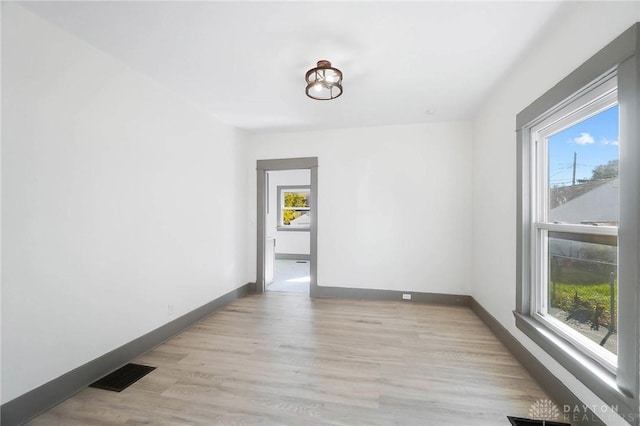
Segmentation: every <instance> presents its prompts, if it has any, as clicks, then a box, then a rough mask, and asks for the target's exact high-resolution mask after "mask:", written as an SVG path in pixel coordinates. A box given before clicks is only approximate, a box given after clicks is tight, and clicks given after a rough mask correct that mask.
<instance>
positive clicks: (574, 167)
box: [571, 151, 578, 186]
mask: <svg viewBox="0 0 640 426" xmlns="http://www.w3.org/2000/svg"><path fill="white" fill-rule="evenodd" d="M577 158H578V153H577V152H575V151H574V153H573V183H572V184H571V185H572V186H573V185H575V184H576V159H577Z"/></svg>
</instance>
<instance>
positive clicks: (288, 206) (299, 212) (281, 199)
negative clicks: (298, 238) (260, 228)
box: [278, 185, 311, 231]
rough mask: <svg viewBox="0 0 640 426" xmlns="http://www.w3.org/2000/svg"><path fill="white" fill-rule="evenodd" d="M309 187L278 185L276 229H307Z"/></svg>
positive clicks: (309, 216)
mask: <svg viewBox="0 0 640 426" xmlns="http://www.w3.org/2000/svg"><path fill="white" fill-rule="evenodd" d="M310 200H311V188H310V187H309V186H308V185H297V186H279V187H278V231H308V230H309V229H310V226H311V215H310V212H311V208H310Z"/></svg>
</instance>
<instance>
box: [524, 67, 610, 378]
mask: <svg viewBox="0 0 640 426" xmlns="http://www.w3.org/2000/svg"><path fill="white" fill-rule="evenodd" d="M617 92H618V91H617V80H616V75H615V72H612V73H611V74H609V75H607V76H605V77H604V78H603V79H601V80H600V81H598V82H597V83H596V84H595V85H590V86H589V87H588V88H586V90H585V91H584V92H583V93H582V94H579V95H578V96H577V97H575V98H574V99H573V100H572V101H571V102H569V103H568V104H567V105H566V106H564V107H562V108H560V109H559V110H557V111H556V112H554V113H553V114H550V115H548V116H546V117H544V118H543V119H541V120H540V121H539V122H537V124H535V125H532V126H531V128H530V130H529V132H530V140H531V142H532V143H531V146H530V149H531V165H530V170H531V171H532V173H531V175H532V176H531V177H530V182H529V183H530V193H531V201H530V205H531V206H534V208H532V209H531V215H532V218H531V220H532V226H531V236H530V240H531V249H530V250H531V253H533V254H534V255H535V261H533V260H532V261H533V264H534V265H536V267H532V268H531V278H530V279H531V283H532V285H531V288H530V291H531V306H530V312H529V314H530V315H531V317H533V318H534V319H536V320H537V321H539V322H541V323H543V324H544V325H545V326H546V327H548V328H549V329H551V330H552V331H553V332H555V333H556V334H558V335H559V336H561V337H562V338H563V339H565V340H567V341H568V342H569V343H571V344H572V345H574V346H575V347H576V348H578V349H579V350H581V351H583V352H585V354H587V355H588V356H589V357H591V358H593V359H594V360H596V361H597V362H598V363H600V364H601V365H603V366H604V367H605V368H607V369H608V370H609V371H611V372H612V373H615V372H616V370H617V365H618V361H617V356H616V355H614V354H612V353H610V352H609V351H608V350H606V349H604V348H602V347H600V346H599V345H597V344H596V343H595V342H593V341H592V340H590V339H588V338H586V337H585V336H583V335H582V334H580V333H578V332H576V331H575V330H573V329H571V328H570V327H568V326H567V325H565V324H563V323H562V322H561V321H558V320H556V319H555V318H553V317H552V316H551V315H546V312H547V291H548V282H547V281H548V279H547V277H548V272H549V270H548V262H547V259H548V233H549V232H554V231H555V232H565V233H572V234H586V235H609V236H616V237H617V235H618V227H617V226H595V225H582V224H556V223H553V222H551V221H550V220H549V217H548V215H549V205H548V195H547V194H548V193H549V180H548V174H549V165H548V145H547V144H546V143H545V140H546V139H547V138H548V137H549V136H551V135H553V134H556V133H558V132H560V131H562V130H564V129H566V128H569V127H571V126H574V125H576V124H577V123H579V122H581V121H584V120H586V119H588V118H590V117H593V116H594V115H597V114H599V113H600V112H602V111H605V110H607V109H609V108H611V107H613V106H615V105H617V104H618V98H617ZM532 259H533V256H532Z"/></svg>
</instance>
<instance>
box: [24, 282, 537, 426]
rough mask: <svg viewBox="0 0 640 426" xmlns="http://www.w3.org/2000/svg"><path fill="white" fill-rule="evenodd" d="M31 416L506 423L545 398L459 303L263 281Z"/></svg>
mask: <svg viewBox="0 0 640 426" xmlns="http://www.w3.org/2000/svg"><path fill="white" fill-rule="evenodd" d="M133 361H134V362H138V363H142V364H147V365H153V366H155V367H157V368H156V370H154V371H153V372H152V373H150V374H148V375H147V376H145V377H143V378H142V379H141V380H140V381H138V382H136V383H134V384H133V385H132V386H131V387H129V388H127V389H125V390H124V391H123V392H121V393H115V392H109V391H103V390H99V389H93V388H88V389H86V390H84V391H82V392H80V393H78V394H77V395H75V396H74V397H72V398H70V399H68V400H67V401H65V402H63V403H62V404H60V405H58V406H56V407H54V408H52V409H51V410H49V411H48V412H46V413H44V414H42V415H40V416H39V417H37V418H36V419H34V420H32V421H31V422H30V423H29V424H30V425H65V426H66V425H142V424H153V425H213V424H221V425H310V426H312V425H381V426H382V425H437V426H447V425H452V426H453V425H456V426H460V425H466V426H490V425H505V426H506V425H508V424H509V422H508V420H507V418H506V416H507V415H513V416H521V417H526V416H527V414H528V410H529V408H530V407H531V404H533V403H534V402H535V401H537V400H539V399H548V396H547V395H546V394H545V393H544V392H543V391H542V389H540V387H539V386H538V385H537V383H536V382H535V381H534V380H533V379H532V378H531V377H530V376H529V375H528V373H527V372H526V371H525V370H524V369H523V368H522V366H520V364H518V362H517V361H516V360H515V359H514V358H513V357H512V356H511V355H510V354H509V352H508V351H507V350H506V348H504V347H503V346H502V345H501V344H500V342H499V341H498V340H497V339H496V337H495V336H493V335H492V334H491V332H490V331H489V330H488V328H487V327H485V326H484V324H483V323H482V322H481V321H480V320H479V319H478V318H477V317H476V316H475V314H474V313H473V312H472V311H471V310H470V309H468V308H465V307H450V306H437V305H420V304H411V303H402V302H376V301H358V300H337V299H311V298H309V297H307V296H306V295H303V294H294V293H275V292H274V293H268V294H266V295H261V296H260V295H250V296H247V297H244V298H242V299H240V300H237V301H235V302H234V303H232V304H231V305H229V306H227V307H225V308H224V309H221V310H220V311H218V312H216V313H215V314H214V315H212V316H210V317H209V318H206V319H204V320H203V321H201V322H199V323H198V324H196V325H194V326H193V327H191V328H190V329H189V330H186V331H185V332H183V333H181V334H180V335H178V336H175V337H174V338H172V339H170V340H169V341H167V342H165V343H164V344H162V345H160V346H159V347H157V348H155V349H154V350H152V351H150V352H148V353H147V354H145V355H143V356H141V357H139V358H138V359H137V360H133Z"/></svg>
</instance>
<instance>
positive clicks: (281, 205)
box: [256, 157, 318, 297]
mask: <svg viewBox="0 0 640 426" xmlns="http://www.w3.org/2000/svg"><path fill="white" fill-rule="evenodd" d="M296 176H297V179H298V181H296V180H295V179H293V177H296ZM302 176H307V178H306V179H307V180H306V181H304V180H300V179H303V178H302ZM287 179H289V180H288V181H287ZM256 192H257V250H256V252H257V261H256V266H257V271H256V292H257V293H265V292H266V291H269V290H275V291H278V290H279V291H296V290H298V291H299V290H302V291H304V292H306V291H307V290H306V288H307V285H308V293H309V295H310V296H312V297H313V296H315V294H316V292H317V281H316V280H317V229H318V221H317V206H318V159H317V157H307V158H288V159H275V160H258V162H257V191H256ZM274 197H275V199H274ZM285 200H287V201H285ZM292 200H293V201H292ZM274 210H275V211H274ZM278 235H280V240H281V243H280V244H281V246H280V247H279V249H277V250H276V245H277V244H278ZM305 244H306V247H304V246H305ZM283 245H284V246H283ZM301 245H302V246H301ZM292 247H293V248H292ZM287 251H292V253H287ZM306 281H308V283H307V282H306ZM273 284H277V285H276V286H275V287H271V286H270V285H273Z"/></svg>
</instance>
